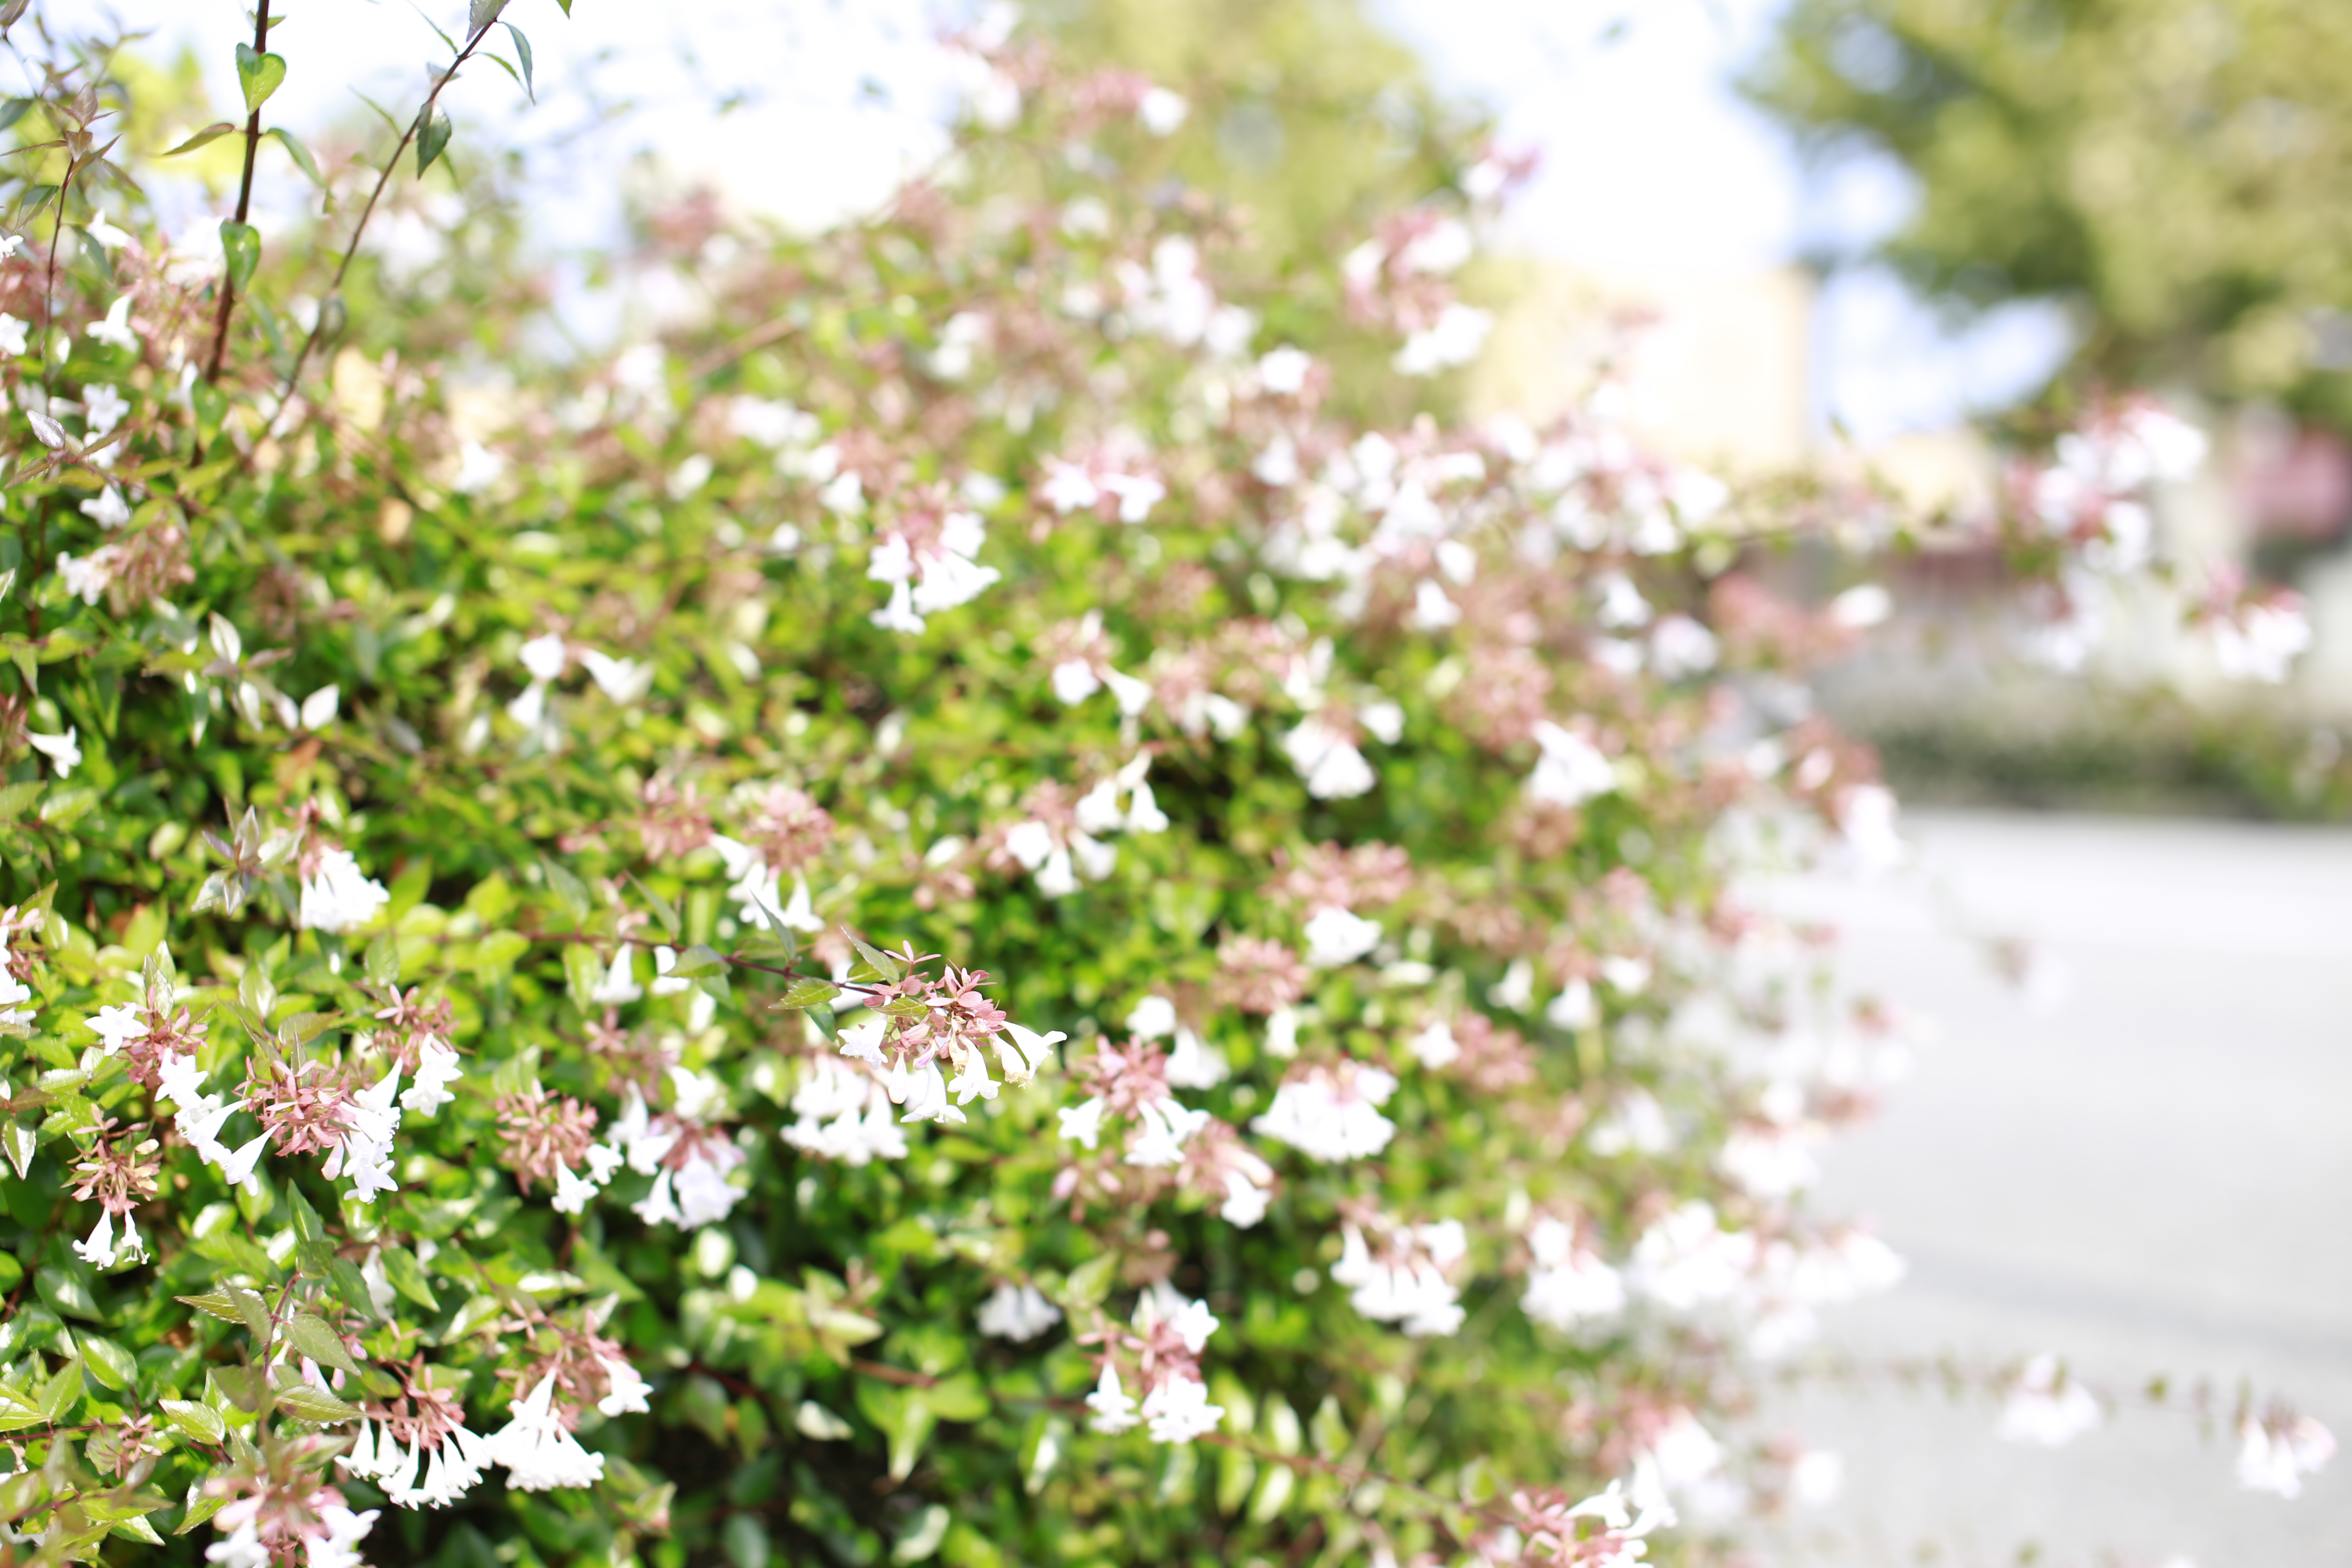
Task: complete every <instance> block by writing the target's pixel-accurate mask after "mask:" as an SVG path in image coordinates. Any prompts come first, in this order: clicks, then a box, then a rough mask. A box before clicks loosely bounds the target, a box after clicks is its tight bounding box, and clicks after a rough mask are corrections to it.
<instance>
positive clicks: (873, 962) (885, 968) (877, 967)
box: [841, 926, 907, 984]
mask: <svg viewBox="0 0 2352 1568" xmlns="http://www.w3.org/2000/svg"><path fill="white" fill-rule="evenodd" d="M841 934H842V935H844V936H845V937H847V938H848V939H849V940H850V942H851V943H852V944H853V945H855V946H856V949H857V956H858V957H860V958H862V959H864V960H865V961H866V966H867V967H868V968H870V969H872V970H873V971H874V973H877V974H878V975H880V976H881V977H882V978H883V979H885V980H887V981H889V982H890V983H891V984H897V983H898V980H899V978H900V977H901V976H903V975H904V974H905V973H907V972H906V970H905V968H904V967H902V966H901V965H900V964H899V963H898V960H897V959H895V958H893V957H891V956H890V955H889V954H888V953H887V952H883V951H882V950H881V949H880V948H877V947H873V946H870V945H868V944H867V942H866V939H865V938H863V937H861V936H859V935H858V934H857V933H856V931H851V930H850V929H849V928H848V927H846V926H844V927H843V928H842V931H841Z"/></svg>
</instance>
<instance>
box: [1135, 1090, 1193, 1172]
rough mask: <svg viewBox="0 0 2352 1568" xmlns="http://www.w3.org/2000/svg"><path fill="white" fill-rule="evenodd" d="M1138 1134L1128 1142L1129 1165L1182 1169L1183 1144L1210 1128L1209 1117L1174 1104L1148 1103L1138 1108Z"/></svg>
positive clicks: (1166, 1102)
mask: <svg viewBox="0 0 2352 1568" xmlns="http://www.w3.org/2000/svg"><path fill="white" fill-rule="evenodd" d="M1135 1121H1136V1134H1135V1136H1133V1137H1132V1138H1130V1139H1129V1141H1128V1146H1127V1163H1129V1164H1130V1165H1146V1166H1150V1165H1160V1166H1166V1165H1179V1164H1181V1163H1183V1161H1184V1142H1185V1140H1187V1139H1189V1138H1191V1137H1192V1134H1193V1133H1195V1132H1198V1131H1200V1130H1201V1129H1202V1127H1204V1126H1206V1125H1208V1121H1209V1113H1208V1112H1207V1111H1205V1110H1189V1109H1187V1108H1186V1107H1184V1106H1182V1105H1181V1104H1179V1103H1177V1102H1176V1101H1175V1100H1149V1101H1146V1102H1145V1103H1143V1104H1141V1105H1139V1106H1137V1107H1136V1108H1135Z"/></svg>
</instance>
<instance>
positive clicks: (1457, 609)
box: [1406, 577, 1462, 632]
mask: <svg viewBox="0 0 2352 1568" xmlns="http://www.w3.org/2000/svg"><path fill="white" fill-rule="evenodd" d="M1406 619H1407V622H1408V624H1410V625H1411V626H1412V629H1413V630H1415V631H1417V632H1442V631H1444V629H1445V628H1446V627H1448V626H1453V625H1454V623H1456V622H1457V621H1459V620H1461V619H1462V606H1461V605H1457V604H1455V603H1454V601H1453V600H1452V599H1449V598H1447V597H1446V596H1445V590H1444V587H1443V586H1441V585H1440V584H1438V583H1437V581H1436V580H1435V579H1434V578H1430V577H1424V578H1423V579H1422V580H1421V582H1420V584H1418V585H1416V586H1415V587H1414V589H1413V591H1412V615H1411V616H1407V617H1406Z"/></svg>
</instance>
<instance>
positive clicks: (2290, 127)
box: [1753, 0, 2352, 426]
mask: <svg viewBox="0 0 2352 1568" xmlns="http://www.w3.org/2000/svg"><path fill="white" fill-rule="evenodd" d="M2347 73H2352V13H2347V12H2346V11H2345V10H2344V8H2342V7H2340V6H2331V5H2284V4H2276V3H2273V0H2224V3H2222V4H2208V3H2206V0H2113V3H2108V4H2100V5H2080V4H2052V3H2045V0H2000V3H1998V4H1985V5H1951V4H1945V3H1943V0H1801V3H1800V4H1798V5H1795V6H1793V7H1792V8H1791V10H1790V14H1789V16H1788V18H1787V20H1786V21H1785V23H1784V24H1783V26H1782V28H1781V32H1780V37H1779V41H1778V43H1777V45H1776V47H1775V48H1774V50H1773V52H1772V53H1771V54H1770V56H1769V58H1767V60H1766V61H1765V62H1764V64H1763V65H1762V66H1761V67H1760V68H1759V70H1758V72H1757V73H1756V76H1755V79H1754V83H1753V86H1754V89H1755V91H1756V92H1757V94H1758V96H1759V98H1760V99H1761V100H1762V101H1763V102H1764V103H1765V104H1766V105H1767V106H1769V107H1770V108H1771V109H1773V110H1776V111H1778V112H1779V113H1780V114H1781V115H1782V116H1783V117H1784V118H1786V119H1787V120H1788V121H1789V122H1790V123H1791V124H1792V125H1794V126H1795V127H1796V128H1797V129H1798V130H1799V131H1801V132H1803V133H1805V134H1806V135H1808V136H1809V137H1811V138H1814V139H1816V140H1817V141H1819V142H1822V143H1825V144H1830V145H1834V144H1835V143H1837V142H1839V141H1841V140H1843V139H1849V138H1859V139H1860V140H1862V141H1863V142H1866V143H1868V144H1870V145H1872V146H1874V147H1877V148H1880V149H1883V150H1885V151H1886V152H1889V153H1893V154H1894V155H1895V157H1896V158H1897V159H1899V160H1900V161H1901V162H1902V163H1903V164H1904V166H1905V167H1906V169H1908V170H1909V171H1910V173H1911V174H1913V175H1914V176H1915V177H1916V180H1917V182H1918V186H1919V191H1920V198H1921V199H1920V205H1919V208H1918V211H1917V213H1916V215H1915V216H1914V217H1913V218H1912V219H1911V221H1910V222H1909V223H1908V224H1907V225H1906V226H1905V227H1904V228H1903V230H1902V231H1901V232H1900V233H1899V234H1897V235H1896V236H1895V238H1894V239H1893V240H1892V241H1890V242H1889V244H1888V247H1887V254H1888V256H1889V257H1890V258H1892V259H1893V260H1894V261H1895V262H1896V263H1897V264H1898V265H1899V266H1901V267H1902V268H1905V269H1906V271H1907V272H1909V273H1910V274H1911V276H1912V277H1913V278H1915V279H1916V280H1918V281H1919V282H1920V283H1922V284H1923V285H1925V286H1926V287H1927V288H1928V289H1932V290H1934V291H1936V292H1937V293H1939V294H1944V295H1947V296H1948V297H1951V298H1954V299H1957V300H1963V301H1966V302H1968V303H1970V304H1985V303H1990V302H1992V301H1995V300H2004V299H2011V298H2015V297H2019V296H2029V297H2031V296H2042V297H2055V298H2059V299H2062V300H2077V301H2080V302H2082V303H2083V304H2084V306H2085V307H2086V310H2087V319H2088V323H2089V325H2090V327H2091V336H2090V339H2089V341H2088V342H2087V343H2086V344H2085V347H2084V356H2083V363H2084V369H2085V370H2086V371H2087V372H2089V373H2090V374H2094V375H2095V376H2099V377H2102V378H2105V379H2106V380H2108V381H2110V382H2111V383H2116V384H2185V385H2189V386H2192V387H2195V388H2198V389H2200V390H2201V391H2204V392H2206V393H2208V394H2210V395H2216V396H2221V397H2230V398H2235V397H2254V398H2266V399H2278V400H2283V401H2285V402H2287V403H2289V404H2290V405H2293V406H2294V407H2295V408H2297V409H2298V410H2299V411H2301V412H2304V413H2305V414H2307V415H2310V416H2316V417H2321V418H2325V419H2327V420H2330V421H2332V422H2334V423H2336V424H2337V425H2339V426H2342V425H2345V424H2347V423H2352V380H2347V370H2352V356H2347V353H2346V352H2345V348H2344V343H2345V341H2346V338H2347V325H2346V323H2347V319H2352V318H2347V311H2352V226H2347V225H2352V218H2347V214H2346V209H2345V207H2344V205H2343V204H2342V203H2341V202H2340V201H2337V200H2336V199H2335V198H2334V195H2333V193H2335V192H2336V191H2338V190H2340V189H2342V188H2343V186H2344V184H2345V182H2346V180H2347V177H2352V118H2347V109H2346V100H2345V98H2344V94H2343V93H2342V91H2341V90H2340V84H2341V83H2342V82H2343V81H2344V79H2346V76H2347Z"/></svg>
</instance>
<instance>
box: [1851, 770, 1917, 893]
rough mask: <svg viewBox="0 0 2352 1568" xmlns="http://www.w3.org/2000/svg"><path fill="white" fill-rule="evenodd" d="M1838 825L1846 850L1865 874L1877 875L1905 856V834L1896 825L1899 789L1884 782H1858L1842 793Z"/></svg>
mask: <svg viewBox="0 0 2352 1568" xmlns="http://www.w3.org/2000/svg"><path fill="white" fill-rule="evenodd" d="M1837 816H1838V829H1839V831H1840V832H1841V833H1842V834H1843V836H1844V839H1845V847H1846V853H1847V854H1848V855H1849V856H1850V857H1851V858H1853V862H1854V865H1855V867H1856V868H1857V869H1859V870H1860V871H1861V872H1862V874H1863V875H1864V876H1876V875H1879V874H1880V873H1882V872H1884V871H1886V870H1888V869H1891V868H1893V867H1895V866H1896V865H1898V864H1900V863H1901V861H1902V859H1903V838H1902V836H1901V835H1900V834H1898V833H1897V832H1896V831H1895V793H1894V792H1893V791H1892V790H1890V789H1888V788H1887V787H1886V786H1885V785H1884V784H1856V785H1854V786H1853V788H1851V789H1848V790H1846V791H1844V792H1843V794H1841V795H1839V796H1838V802H1837Z"/></svg>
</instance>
